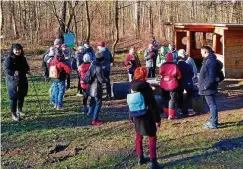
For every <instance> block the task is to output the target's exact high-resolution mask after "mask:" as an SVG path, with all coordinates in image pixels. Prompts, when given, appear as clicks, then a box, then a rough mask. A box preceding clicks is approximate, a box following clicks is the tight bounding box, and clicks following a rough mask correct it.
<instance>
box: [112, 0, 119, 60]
mask: <svg viewBox="0 0 243 169" xmlns="http://www.w3.org/2000/svg"><path fill="white" fill-rule="evenodd" d="M118 21H119V18H118V1H115V7H114V22H115V28H116V37H115V38H116V39H115V41H114V43H113V45H112V56H113V61H114V60H115V50H116V44H117V43H118V41H119V27H118Z"/></svg>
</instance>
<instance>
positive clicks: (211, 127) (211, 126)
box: [204, 122, 217, 129]
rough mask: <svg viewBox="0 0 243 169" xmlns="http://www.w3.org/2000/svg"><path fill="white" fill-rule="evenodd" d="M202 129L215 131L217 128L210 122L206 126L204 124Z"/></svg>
mask: <svg viewBox="0 0 243 169" xmlns="http://www.w3.org/2000/svg"><path fill="white" fill-rule="evenodd" d="M204 128H205V129H217V126H216V125H213V124H212V123H211V122H207V123H206V124H204Z"/></svg>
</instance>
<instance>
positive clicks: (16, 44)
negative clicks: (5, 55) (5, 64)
mask: <svg viewBox="0 0 243 169" xmlns="http://www.w3.org/2000/svg"><path fill="white" fill-rule="evenodd" d="M14 49H19V50H21V54H20V56H24V49H23V46H22V45H21V44H19V43H14V44H12V46H11V48H10V52H9V53H10V56H13V55H15V54H14V52H13V50H14Z"/></svg>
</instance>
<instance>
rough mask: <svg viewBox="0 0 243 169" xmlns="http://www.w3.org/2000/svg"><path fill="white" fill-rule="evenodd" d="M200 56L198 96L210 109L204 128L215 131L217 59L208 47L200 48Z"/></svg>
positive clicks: (216, 121) (216, 119) (216, 117)
mask: <svg viewBox="0 0 243 169" xmlns="http://www.w3.org/2000/svg"><path fill="white" fill-rule="evenodd" d="M201 54H202V57H203V62H202V67H201V70H200V75H199V94H200V95H202V96H205V99H206V102H207V104H208V106H209V109H210V120H209V121H208V122H207V123H206V124H205V125H204V127H205V128H207V129H216V128H217V126H218V109H217V104H216V93H217V91H218V82H217V81H216V71H217V60H216V59H217V58H216V55H215V54H214V53H213V52H212V48H211V47H209V46H202V47H201Z"/></svg>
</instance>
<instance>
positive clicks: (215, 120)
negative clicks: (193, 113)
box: [205, 94, 218, 126]
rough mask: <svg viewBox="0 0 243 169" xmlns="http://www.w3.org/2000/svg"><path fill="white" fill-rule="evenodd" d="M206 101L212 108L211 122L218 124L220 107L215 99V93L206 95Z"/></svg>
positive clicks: (214, 124)
mask: <svg viewBox="0 0 243 169" xmlns="http://www.w3.org/2000/svg"><path fill="white" fill-rule="evenodd" d="M205 99H206V102H207V104H208V106H209V109H210V122H211V124H212V125H213V126H217V124H218V109H217V105H216V100H215V94H213V95H209V96H205Z"/></svg>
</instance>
